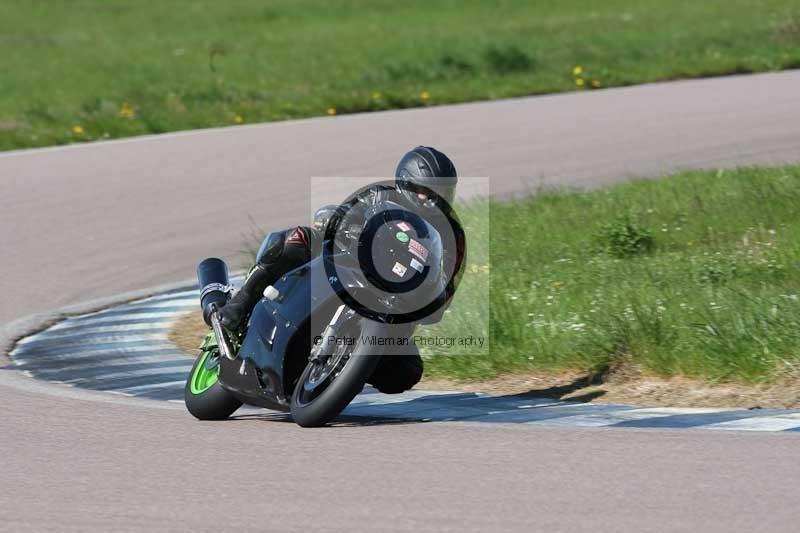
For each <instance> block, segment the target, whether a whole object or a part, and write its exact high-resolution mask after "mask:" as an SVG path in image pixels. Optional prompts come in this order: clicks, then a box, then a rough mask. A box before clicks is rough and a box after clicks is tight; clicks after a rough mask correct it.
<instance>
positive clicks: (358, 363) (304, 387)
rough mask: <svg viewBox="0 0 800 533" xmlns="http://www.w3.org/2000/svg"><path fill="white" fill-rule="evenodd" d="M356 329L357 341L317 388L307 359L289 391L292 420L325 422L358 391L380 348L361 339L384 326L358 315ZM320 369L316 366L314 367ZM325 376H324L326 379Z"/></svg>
mask: <svg viewBox="0 0 800 533" xmlns="http://www.w3.org/2000/svg"><path fill="white" fill-rule="evenodd" d="M358 322H359V327H358V328H355V329H356V335H355V339H357V342H356V343H355V345H354V346H353V347H352V349H351V350H350V353H348V354H346V360H345V361H344V362H343V363H337V365H339V364H341V366H340V367H339V368H334V369H333V370H332V372H331V376H329V378H330V382H329V383H327V384H324V385H325V386H324V388H322V390H321V391H320V390H318V389H319V388H320V387H319V385H320V383H319V382H318V383H314V381H313V378H312V373H313V372H315V365H314V363H310V362H309V363H308V364H307V365H306V368H305V370H303V372H302V374H300V378H299V379H298V380H297V384H296V385H295V387H294V392H292V401H291V404H290V409H291V412H292V418H294V421H295V422H296V423H297V424H298V425H299V426H302V427H319V426H324V425H325V424H327V423H328V422H330V421H331V420H333V419H334V418H336V417H337V416H338V415H339V413H341V412H342V411H344V408H345V407H347V406H348V405H349V404H350V402H351V401H353V398H355V397H356V395H357V394H358V393H359V392H361V389H363V388H364V384H365V383H366V382H367V380H368V379H369V377H370V376H371V375H372V373H373V372H374V371H375V367H377V365H378V363H379V362H380V359H381V355H382V353H383V350H382V349H376V348H375V347H373V346H370V345H369V343H364V342H361V340H362V339H365V338H371V337H372V336H377V337H380V336H382V335H385V329H386V326H385V325H383V324H379V323H378V322H375V321H373V320H369V319H366V318H361V317H360V318H359V319H358ZM316 371H319V368H317V369H316ZM329 378H328V377H326V378H325V379H329Z"/></svg>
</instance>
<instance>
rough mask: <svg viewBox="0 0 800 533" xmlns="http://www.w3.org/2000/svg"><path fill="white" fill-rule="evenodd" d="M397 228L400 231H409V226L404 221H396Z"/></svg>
mask: <svg viewBox="0 0 800 533" xmlns="http://www.w3.org/2000/svg"><path fill="white" fill-rule="evenodd" d="M397 229H399V230H400V231H411V226H409V225H408V224H406V223H405V222H398V223H397Z"/></svg>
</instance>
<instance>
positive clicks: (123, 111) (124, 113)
mask: <svg viewBox="0 0 800 533" xmlns="http://www.w3.org/2000/svg"><path fill="white" fill-rule="evenodd" d="M119 116H121V117H122V118H135V117H136V110H135V109H134V108H133V106H132V105H130V104H129V103H128V102H122V107H121V108H120V110H119Z"/></svg>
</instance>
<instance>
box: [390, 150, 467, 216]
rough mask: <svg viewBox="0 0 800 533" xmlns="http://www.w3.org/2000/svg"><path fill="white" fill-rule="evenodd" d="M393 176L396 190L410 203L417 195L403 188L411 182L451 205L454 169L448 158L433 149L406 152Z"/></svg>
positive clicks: (456, 179) (455, 180)
mask: <svg viewBox="0 0 800 533" xmlns="http://www.w3.org/2000/svg"><path fill="white" fill-rule="evenodd" d="M394 176H395V183H397V185H398V188H400V190H401V191H403V194H405V195H406V196H407V197H408V198H409V199H411V200H412V201H413V200H416V199H417V194H416V192H415V191H414V190H413V189H410V188H408V187H406V188H404V186H403V184H404V183H408V182H411V183H413V184H418V185H422V186H423V187H427V188H429V189H432V190H433V191H434V192H435V193H437V194H438V195H439V196H441V197H442V198H444V199H445V200H446V201H447V203H450V204H451V203H453V198H455V195H456V185H457V184H458V175H457V174H456V167H455V165H453V162H452V161H450V158H448V157H447V156H446V155H444V154H443V153H442V152H440V151H439V150H437V149H435V148H431V147H430V146H417V147H416V148H414V149H413V150H411V151H410V152H407V153H406V154H405V155H404V156H403V157H402V158H401V159H400V162H399V163H397V170H395V173H394ZM416 201H419V200H416Z"/></svg>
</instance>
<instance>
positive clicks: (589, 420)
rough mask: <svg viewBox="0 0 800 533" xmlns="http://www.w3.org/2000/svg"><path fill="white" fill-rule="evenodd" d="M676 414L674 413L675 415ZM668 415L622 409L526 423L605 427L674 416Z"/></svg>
mask: <svg viewBox="0 0 800 533" xmlns="http://www.w3.org/2000/svg"><path fill="white" fill-rule="evenodd" d="M673 414H674V413H673ZM673 414H667V413H653V412H649V411H648V410H646V409H632V408H626V407H621V408H620V410H619V411H604V412H596V413H586V414H580V415H571V416H563V417H559V418H546V419H542V420H532V421H530V422H524V424H525V425H539V426H581V427H604V426H611V425H614V424H618V423H620V422H628V421H631V420H650V419H656V418H663V417H666V416H672V415H673Z"/></svg>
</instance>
